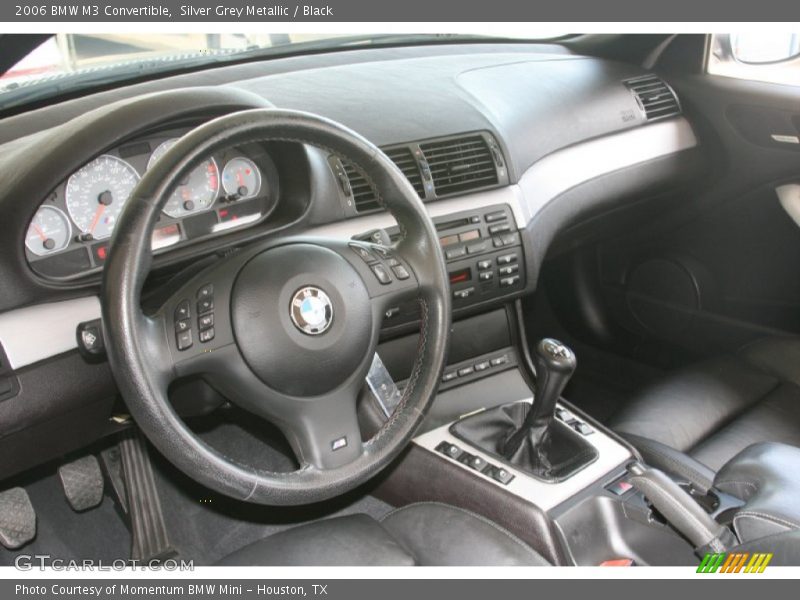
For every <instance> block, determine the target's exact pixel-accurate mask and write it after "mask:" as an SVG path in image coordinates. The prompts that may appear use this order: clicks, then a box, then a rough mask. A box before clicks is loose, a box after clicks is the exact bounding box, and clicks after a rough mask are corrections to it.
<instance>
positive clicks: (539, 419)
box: [525, 338, 578, 426]
mask: <svg viewBox="0 0 800 600" xmlns="http://www.w3.org/2000/svg"><path fill="white" fill-rule="evenodd" d="M577 364H578V363H577V360H576V359H575V353H574V352H573V351H572V350H570V349H569V348H567V347H566V346H565V345H564V344H562V343H561V342H559V341H558V340H554V339H552V338H544V339H543V340H541V341H540V342H539V343H538V344H536V348H535V349H534V353H533V365H534V367H535V368H536V395H535V397H534V399H533V405H532V406H531V409H530V411H529V412H528V416H527V417H526V419H525V424H526V425H529V426H534V425H536V424H544V423H543V421H545V420H547V421H549V420H550V419H552V418H553V415H554V414H555V410H556V402H558V399H559V398H560V397H561V392H563V391H564V388H565V387H566V385H567V383H569V380H570V377H572V374H573V373H574V372H575V367H576V366H577Z"/></svg>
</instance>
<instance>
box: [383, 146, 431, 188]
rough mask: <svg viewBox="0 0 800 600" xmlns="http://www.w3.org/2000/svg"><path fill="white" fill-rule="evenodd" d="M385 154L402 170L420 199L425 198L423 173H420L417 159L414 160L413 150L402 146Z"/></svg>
mask: <svg viewBox="0 0 800 600" xmlns="http://www.w3.org/2000/svg"><path fill="white" fill-rule="evenodd" d="M384 152H386V156H388V157H389V158H391V159H392V162H393V163H394V164H396V165H397V166H398V167H399V168H400V170H401V171H402V172H403V175H405V176H406V179H408V181H409V182H410V183H411V185H412V186H414V189H415V190H416V191H417V194H419V197H420V198H424V197H425V186H424V185H423V183H422V173H420V171H419V164H417V159H416V158H414V155H413V154H412V152H411V149H410V148H409V147H408V146H400V147H398V148H391V149H388V150H384Z"/></svg>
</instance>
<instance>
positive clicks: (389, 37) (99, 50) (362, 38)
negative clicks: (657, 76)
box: [0, 33, 479, 110]
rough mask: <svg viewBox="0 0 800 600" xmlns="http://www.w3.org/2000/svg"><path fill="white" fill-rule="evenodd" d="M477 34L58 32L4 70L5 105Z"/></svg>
mask: <svg viewBox="0 0 800 600" xmlns="http://www.w3.org/2000/svg"><path fill="white" fill-rule="evenodd" d="M478 38H479V36H468V35H453V34H426V35H418V34H409V35H393V34H386V35H348V34H297V33H281V34H235V33H223V34H200V33H196V34H194V33H186V34H142V33H138V34H136V33H130V34H125V33H109V34H56V35H54V36H53V37H51V38H48V39H47V40H46V41H45V42H44V43H43V44H41V45H40V46H39V47H38V48H36V49H35V50H33V51H32V52H30V53H29V54H28V55H27V56H25V57H24V58H22V60H20V61H19V62H17V63H16V64H15V65H14V66H13V67H11V69H9V70H8V71H6V72H5V73H3V74H2V75H0V110H2V109H7V108H10V107H13V106H19V105H22V104H26V103H29V102H33V101H35V100H42V99H46V98H50V97H55V96H57V95H60V94H64V93H68V92H71V91H75V90H78V89H82V88H89V87H92V86H97V85H102V84H109V83H114V82H116V81H122V80H125V79H130V78H133V77H141V76H148V75H152V74H155V73H157V72H162V71H169V70H179V69H184V68H191V67H202V66H204V65H206V64H210V63H215V62H223V61H227V60H236V59H240V58H246V57H248V56H256V57H257V56H267V55H270V54H284V53H291V52H300V51H304V50H326V49H333V48H346V47H359V46H366V45H371V44H391V43H397V44H400V43H415V42H416V43H421V42H437V41H447V40H450V41H452V40H461V39H464V40H468V39H473V40H474V39H478Z"/></svg>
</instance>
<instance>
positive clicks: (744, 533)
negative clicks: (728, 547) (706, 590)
mask: <svg viewBox="0 0 800 600" xmlns="http://www.w3.org/2000/svg"><path fill="white" fill-rule="evenodd" d="M798 471H800V448H795V447H794V446H787V445H786V444H773V443H763V444H754V445H753V446H750V447H748V448H746V449H744V450H743V451H742V452H740V453H739V454H737V455H736V456H735V457H734V458H733V459H732V460H731V461H730V462H728V463H727V464H726V465H725V466H724V467H722V469H721V470H720V472H719V473H717V477H716V479H715V480H714V486H715V487H716V488H718V489H720V490H722V491H724V492H728V493H729V494H732V495H733V496H736V497H737V498H739V499H741V500H744V501H745V505H744V507H742V509H741V510H739V511H738V512H737V513H736V515H735V516H734V518H733V526H734V529H735V530H736V534H737V535H738V536H739V539H740V540H741V541H742V542H747V541H750V540H756V539H758V538H762V537H765V536H768V535H773V534H777V533H784V532H786V531H793V530H800V506H798V504H797V498H798V497H800V477H798Z"/></svg>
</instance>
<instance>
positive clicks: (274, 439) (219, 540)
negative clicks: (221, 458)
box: [0, 409, 393, 566]
mask: <svg viewBox="0 0 800 600" xmlns="http://www.w3.org/2000/svg"><path fill="white" fill-rule="evenodd" d="M192 426H193V429H194V430H195V432H196V433H197V434H198V435H199V436H200V437H201V438H202V439H204V440H205V441H206V442H207V443H208V444H209V445H211V446H213V447H215V448H217V449H218V450H220V451H222V452H224V453H225V454H226V455H227V456H230V457H232V458H234V459H235V460H237V461H239V462H242V463H245V464H257V465H258V466H260V467H261V468H264V469H267V470H273V471H290V470H293V469H294V468H296V466H295V464H294V460H293V459H292V458H291V452H290V451H289V449H288V445H287V444H286V442H285V440H284V439H283V437H282V436H281V435H280V434H279V433H278V432H277V431H276V430H275V429H274V428H272V427H271V426H270V425H269V424H267V423H266V422H263V421H260V420H258V419H253V418H252V417H250V416H249V415H247V414H246V413H243V412H241V411H237V410H235V409H234V410H231V411H226V412H222V413H220V412H217V413H215V414H214V415H212V416H211V417H208V418H205V419H195V420H193V422H192ZM150 454H151V458H152V460H153V470H154V474H155V477H156V485H157V486H158V490H159V494H160V498H161V505H162V509H163V511H164V519H165V522H166V525H167V529H168V532H169V537H170V542H171V543H172V545H173V547H174V549H175V550H177V551H178V555H179V557H180V558H183V559H185V560H194V562H195V564H196V565H198V566H200V565H210V564H214V563H215V562H216V561H217V560H219V559H220V558H222V557H223V556H225V555H227V554H229V553H231V552H233V551H234V550H238V549H239V548H241V547H243V546H245V545H247V544H249V543H251V542H255V541H257V540H260V539H263V538H264V537H267V536H269V535H271V534H273V533H276V532H278V531H282V530H284V529H288V528H290V527H293V526H295V525H298V524H301V523H306V522H309V521H313V520H317V519H322V518H328V517H332V516H338V515H346V514H354V513H366V514H368V515H370V516H372V517H374V518H376V519H379V518H381V517H382V516H383V515H385V514H386V513H388V512H389V511H390V510H392V508H393V507H392V506H390V505H389V504H386V503H385V502H382V501H380V500H378V499H376V498H374V497H372V496H370V495H369V491H370V489H369V488H368V487H364V488H362V489H359V490H355V491H353V492H351V493H349V494H346V495H344V496H340V497H338V498H335V499H333V500H329V501H327V502H322V503H319V504H313V505H309V506H300V507H266V506H257V505H254V504H248V503H245V502H240V501H237V500H232V499H230V498H227V497H225V496H221V495H219V494H216V493H214V492H211V491H210V490H208V489H207V488H205V487H203V486H202V485H200V484H198V483H196V482H195V481H193V480H192V479H190V478H189V477H187V476H186V475H184V474H183V473H182V472H180V471H178V470H177V469H176V468H175V467H173V466H172V465H171V464H170V463H169V462H167V460H166V459H164V458H163V457H162V456H161V455H159V454H158V452H157V451H156V450H154V449H153V448H152V447H150ZM56 467H57V465H48V466H47V467H43V468H40V469H37V470H36V471H32V472H31V473H29V474H27V475H26V476H24V477H21V478H16V479H15V480H14V481H9V482H6V485H9V486H13V485H21V486H22V487H24V488H25V489H26V490H27V491H28V494H29V495H30V498H31V502H32V504H33V506H34V509H35V510H36V514H37V520H38V527H37V535H36V538H35V539H34V540H33V541H32V542H31V543H30V544H28V545H27V546H25V547H23V548H21V549H19V550H14V551H10V550H6V549H5V548H2V547H0V565H2V566H8V565H13V564H14V560H15V557H16V556H17V555H19V554H31V555H33V554H41V555H49V556H50V557H52V558H57V559H62V560H83V559H94V560H102V561H103V562H104V563H111V562H113V561H115V560H120V559H128V558H129V556H130V550H131V537H130V533H129V531H128V528H127V526H126V525H125V522H124V521H123V519H122V517H121V516H120V514H119V513H118V512H117V508H116V506H115V503H114V501H113V500H112V499H111V498H110V497H106V498H104V499H103V502H102V504H101V505H100V506H98V507H97V508H94V509H91V510H88V511H86V512H83V513H76V512H74V511H73V510H72V509H71V508H70V507H69V504H68V503H67V500H66V497H65V496H64V493H63V491H62V489H61V486H60V483H59V480H58V477H57V475H56ZM4 487H5V486H4Z"/></svg>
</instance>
